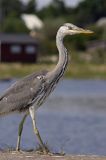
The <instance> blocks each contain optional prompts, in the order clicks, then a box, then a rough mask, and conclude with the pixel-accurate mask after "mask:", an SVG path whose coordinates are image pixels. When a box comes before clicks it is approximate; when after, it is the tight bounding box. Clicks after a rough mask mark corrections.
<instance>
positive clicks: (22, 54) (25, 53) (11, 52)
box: [0, 33, 38, 63]
mask: <svg viewBox="0 0 106 160" xmlns="http://www.w3.org/2000/svg"><path fill="white" fill-rule="evenodd" d="M37 54H38V43H37V41H36V39H35V38H33V37H31V36H29V35H27V34H10V33H9V34H8V33H0V61H1V62H30V63H32V62H36V60H37Z"/></svg>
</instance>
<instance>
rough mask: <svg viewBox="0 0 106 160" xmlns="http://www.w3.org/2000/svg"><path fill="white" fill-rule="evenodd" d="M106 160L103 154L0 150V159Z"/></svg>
mask: <svg viewBox="0 0 106 160" xmlns="http://www.w3.org/2000/svg"><path fill="white" fill-rule="evenodd" d="M14 159H15V160H35V159H36V160H106V157H105V156H103V157H102V156H94V155H90V156H86V155H64V156H60V155H52V156H50V155H40V154H37V153H35V152H23V153H18V152H3V151H1V152H0V160H14Z"/></svg>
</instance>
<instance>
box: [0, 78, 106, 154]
mask: <svg viewBox="0 0 106 160" xmlns="http://www.w3.org/2000/svg"><path fill="white" fill-rule="evenodd" d="M14 81H15V80H13V81H10V82H0V92H2V91H3V90H4V89H6V88H8V87H9V86H10V84H12V83H13V82H14ZM22 116H23V115H22V114H21V115H19V114H12V115H8V116H5V117H0V148H1V149H5V148H8V147H15V146H16V140H17V131H18V124H19V122H20V120H21V118H22ZM36 121H37V126H38V128H39V131H40V133H41V136H42V138H43V140H44V142H45V143H47V144H48V146H49V148H50V149H51V150H52V151H56V152H59V151H62V150H63V151H64V152H66V153H69V154H97V155H106V81H101V80H63V81H62V82H61V83H60V84H59V85H58V87H57V88H56V89H55V91H54V92H53V94H52V95H51V96H50V97H49V99H48V100H47V101H46V102H45V104H44V105H42V107H40V108H39V110H38V111H37V113H36ZM37 144H38V142H37V139H36V137H35V135H34V133H33V129H32V123H31V119H30V117H28V118H27V120H26V122H25V126H24V130H23V135H22V141H21V148H22V149H31V148H36V146H37Z"/></svg>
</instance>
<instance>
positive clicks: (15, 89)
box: [0, 23, 92, 152]
mask: <svg viewBox="0 0 106 160" xmlns="http://www.w3.org/2000/svg"><path fill="white" fill-rule="evenodd" d="M79 33H86V34H87V33H88V34H89V33H92V32H91V31H89V30H84V29H82V28H79V27H77V26H75V25H73V24H70V23H66V24H64V25H63V26H61V27H60V28H59V30H58V32H57V35H56V45H57V48H58V51H59V60H58V63H57V65H56V67H55V68H54V69H53V70H52V71H42V72H40V73H33V74H31V75H28V76H26V77H25V78H23V79H21V80H19V81H17V82H16V83H15V84H13V85H12V86H11V87H10V88H9V89H7V90H6V91H5V92H4V93H3V94H2V95H1V97H0V115H4V114H8V113H11V112H25V116H24V118H23V120H22V121H21V123H20V126H19V134H18V141H17V148H16V150H19V149H20V140H21V133H22V129H23V124H24V121H25V119H26V117H27V115H28V114H30V116H31V118H32V123H33V128H34V132H35V134H36V135H37V137H38V140H39V143H40V145H41V147H42V150H43V152H47V150H46V148H45V146H44V144H43V142H42V139H41V137H40V134H39V131H38V129H37V127H36V123H35V117H34V112H35V111H36V109H37V108H38V107H39V106H40V105H42V103H44V101H45V100H46V98H47V97H48V96H49V94H50V93H51V92H52V91H53V90H54V88H55V87H56V85H57V83H58V82H59V80H60V79H61V77H62V76H63V74H64V72H65V69H66V67H67V64H68V54H67V49H66V48H65V47H64V45H63V38H64V36H66V35H72V34H79Z"/></svg>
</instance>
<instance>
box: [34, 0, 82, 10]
mask: <svg viewBox="0 0 106 160" xmlns="http://www.w3.org/2000/svg"><path fill="white" fill-rule="evenodd" d="M51 1H52V0H43V1H41V0H37V4H38V8H42V7H44V6H46V5H47V4H49V3H50V2H51ZM64 1H65V3H66V5H67V6H72V7H74V6H76V5H77V4H78V2H80V1H81V0H64Z"/></svg>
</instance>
